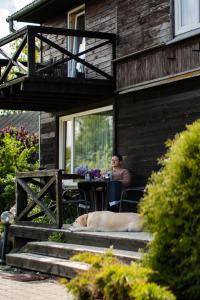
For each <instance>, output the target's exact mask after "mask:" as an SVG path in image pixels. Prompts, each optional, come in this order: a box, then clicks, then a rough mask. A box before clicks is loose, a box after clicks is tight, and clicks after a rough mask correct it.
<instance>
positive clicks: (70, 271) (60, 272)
mask: <svg viewBox="0 0 200 300" xmlns="http://www.w3.org/2000/svg"><path fill="white" fill-rule="evenodd" d="M6 263H7V264H8V265H10V266H15V267H18V268H22V269H28V270H33V271H38V272H43V273H47V274H52V275H56V276H60V277H67V278H73V277H74V276H75V275H76V274H77V273H79V272H83V271H86V270H88V268H89V267H90V266H89V265H88V264H85V263H80V262H75V261H69V260H66V259H62V258H56V257H50V256H44V255H39V254H33V253H10V254H7V255H6Z"/></svg>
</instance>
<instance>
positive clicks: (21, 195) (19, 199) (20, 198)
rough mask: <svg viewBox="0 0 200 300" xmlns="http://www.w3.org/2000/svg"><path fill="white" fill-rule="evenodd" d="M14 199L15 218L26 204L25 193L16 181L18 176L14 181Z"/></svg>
mask: <svg viewBox="0 0 200 300" xmlns="http://www.w3.org/2000/svg"><path fill="white" fill-rule="evenodd" d="M15 186H16V188H15V199H16V220H17V217H18V216H19V215H20V213H21V212H22V211H23V210H24V209H25V208H26V206H27V203H28V202H27V193H26V192H25V190H24V189H23V188H22V187H21V185H20V184H19V183H18V177H17V178H16V181H15Z"/></svg>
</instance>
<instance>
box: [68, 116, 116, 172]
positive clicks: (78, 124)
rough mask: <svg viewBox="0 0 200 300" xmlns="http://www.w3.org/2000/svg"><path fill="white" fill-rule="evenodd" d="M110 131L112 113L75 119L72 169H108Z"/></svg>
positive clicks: (110, 154)
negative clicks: (82, 167)
mask: <svg viewBox="0 0 200 300" xmlns="http://www.w3.org/2000/svg"><path fill="white" fill-rule="evenodd" d="M112 131H113V130H112V111H106V112H101V113H96V114H92V115H87V116H80V117H76V118H75V147H74V148H75V149H74V151H75V162H74V167H75V168H76V167H79V166H80V165H87V166H88V168H90V169H92V168H98V169H101V170H106V169H109V168H110V160H111V156H112Z"/></svg>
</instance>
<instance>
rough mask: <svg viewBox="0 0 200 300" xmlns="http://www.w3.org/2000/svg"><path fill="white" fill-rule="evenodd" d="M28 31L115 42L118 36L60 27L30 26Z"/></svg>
mask: <svg viewBox="0 0 200 300" xmlns="http://www.w3.org/2000/svg"><path fill="white" fill-rule="evenodd" d="M27 29H30V30H34V31H35V32H37V33H41V34H44V33H46V34H56V35H66V36H78V37H87V38H96V39H104V40H110V41H114V40H116V35H115V34H114V33H108V32H99V31H88V30H76V29H65V28H58V27H56V28H55V27H43V26H32V25H28V26H27Z"/></svg>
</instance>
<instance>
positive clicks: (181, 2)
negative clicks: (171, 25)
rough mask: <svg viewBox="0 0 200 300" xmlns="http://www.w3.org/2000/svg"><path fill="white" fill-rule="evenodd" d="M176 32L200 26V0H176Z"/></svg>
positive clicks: (179, 32)
mask: <svg viewBox="0 0 200 300" xmlns="http://www.w3.org/2000/svg"><path fill="white" fill-rule="evenodd" d="M174 1H175V3H174V7H175V34H176V35H178V34H181V33H184V32H187V31H190V30H193V29H196V28H199V27H200V5H199V2H200V0H174Z"/></svg>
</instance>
